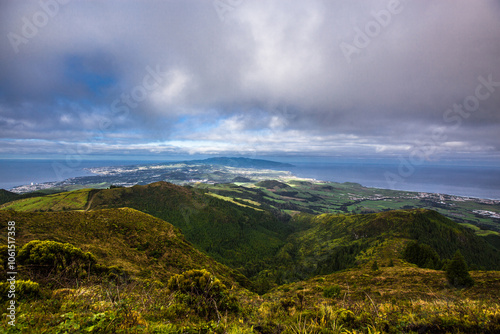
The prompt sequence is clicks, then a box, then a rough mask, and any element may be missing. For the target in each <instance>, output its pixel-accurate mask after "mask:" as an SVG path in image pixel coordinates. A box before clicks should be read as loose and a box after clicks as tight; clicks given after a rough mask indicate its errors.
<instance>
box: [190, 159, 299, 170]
mask: <svg viewBox="0 0 500 334" xmlns="http://www.w3.org/2000/svg"><path fill="white" fill-rule="evenodd" d="M185 163H189V164H203V165H221V166H227V167H240V168H287V167H293V166H294V165H292V164H289V163H283V162H277V161H270V160H261V159H250V158H229V157H218V158H208V159H204V160H190V161H185Z"/></svg>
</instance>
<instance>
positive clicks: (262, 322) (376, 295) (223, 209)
mask: <svg viewBox="0 0 500 334" xmlns="http://www.w3.org/2000/svg"><path fill="white" fill-rule="evenodd" d="M263 185H265V186H266V187H269V188H266V190H265V191H268V192H269V193H273V191H274V192H287V196H296V198H299V197H298V196H299V195H300V194H292V192H293V187H288V186H286V185H285V186H284V185H283V183H279V182H277V183H267V184H263ZM225 187H229V186H228V185H225ZM231 187H234V188H233V190H235V191H237V190H238V188H237V187H236V186H234V185H233V186H231ZM252 191H255V194H257V193H258V192H261V193H264V190H262V188H256V189H252ZM227 195H228V194H227V193H226V195H221V194H213V193H206V192H205V191H203V190H200V189H198V190H193V189H191V188H189V187H179V186H175V185H172V184H168V183H165V182H159V183H154V184H151V185H148V186H135V187H132V188H114V189H107V190H99V191H96V190H95V191H89V190H80V191H74V192H71V193H60V194H57V195H48V196H43V197H35V198H31V199H29V200H27V199H25V200H21V201H15V202H12V203H10V204H9V205H8V206H6V207H5V210H0V222H1V223H0V224H1V225H0V244H1V245H6V237H7V226H6V225H7V224H6V222H8V221H15V222H16V233H17V235H16V245H17V247H18V248H20V247H21V246H22V245H25V244H27V243H28V242H29V241H31V240H53V241H57V242H61V243H70V244H71V245H73V246H75V247H77V248H81V249H82V250H83V251H84V252H91V253H92V254H94V256H95V258H96V260H97V262H98V263H99V264H102V265H104V266H106V267H112V266H118V267H120V268H121V269H122V270H124V271H126V272H127V273H129V275H130V277H131V280H125V281H114V280H110V279H107V278H103V279H96V280H91V279H88V278H86V277H82V278H81V279H80V278H79V280H78V284H76V285H75V284H73V285H71V286H69V285H68V286H67V285H64V282H57V281H56V283H57V284H55V285H54V284H52V285H46V284H45V283H44V281H39V282H38V283H39V285H37V283H36V282H35V283H32V282H25V281H23V280H25V279H27V278H31V277H30V276H29V275H28V273H29V272H31V271H32V270H35V269H36V268H31V267H29V266H25V267H23V266H21V267H19V269H18V272H19V276H18V282H17V284H18V296H19V297H18V300H16V302H17V304H16V305H17V309H16V310H17V325H16V327H15V328H14V327H11V326H8V325H7V322H5V321H4V322H2V323H0V329H1V330H0V331H2V332H7V333H19V332H21V333H22V332H29V333H80V332H91V333H179V334H180V333H232V334H233V333H234V334H236V333H265V334H267V333H293V334H296V333H314V334H319V333H456V332H462V333H471V332H474V333H497V332H499V331H500V305H499V304H498V300H499V298H500V292H499V291H500V272H498V271H473V272H471V274H472V277H473V279H474V280H475V284H474V286H472V287H469V288H466V289H462V290H460V289H456V288H454V287H452V286H450V285H449V284H448V282H447V280H446V277H445V273H444V272H443V271H441V270H431V269H422V268H418V267H417V266H416V265H414V264H410V263H408V262H407V261H406V260H405V259H404V258H403V251H404V249H405V247H406V245H407V244H408V243H409V242H410V241H416V242H419V243H421V244H427V245H429V246H430V247H432V249H434V250H435V251H436V254H438V256H439V257H441V258H442V259H448V258H451V257H452V255H453V253H454V252H455V251H456V250H457V249H458V250H461V252H462V254H463V255H464V256H465V258H466V260H467V262H468V263H469V265H475V266H478V267H484V268H487V269H495V268H497V269H498V266H499V265H500V257H499V256H500V255H499V250H498V249H496V248H495V247H494V246H492V244H495V242H492V244H490V243H487V242H486V241H485V240H484V239H483V238H481V237H478V236H477V235H476V234H475V233H474V231H473V230H472V229H470V228H466V227H464V226H461V225H459V224H457V223H455V222H453V221H451V220H449V219H447V218H446V217H444V216H442V215H441V214H439V213H437V212H435V211H430V210H425V209H415V210H397V211H387V212H379V213H373V214H356V215H355V214H340V215H339V214H321V215H311V214H306V213H296V214H295V215H294V216H293V218H292V219H291V220H290V221H288V220H285V219H282V220H280V219H278V218H277V217H279V215H278V214H277V213H276V212H274V214H271V213H270V211H268V210H269V209H270V206H268V205H267V204H266V203H265V202H258V201H256V200H255V198H254V199H250V198H247V199H245V198H242V197H239V198H237V197H235V196H230V195H229V196H227ZM280 196H285V195H280ZM301 196H302V195H301ZM285 197H286V196H285ZM312 199H313V198H312ZM303 200H304V201H307V199H305V198H303ZM126 206H131V207H134V208H135V209H132V208H126ZM115 207H116V208H115ZM118 207H122V208H118ZM14 208H15V209H17V210H24V212H21V211H14ZM49 209H50V210H54V212H34V211H48V210H49ZM138 210H141V211H144V212H148V213H150V214H147V213H143V212H140V211H138ZM55 211H58V212H55ZM153 215H155V216H157V217H164V218H165V219H168V221H172V222H175V223H176V225H177V226H178V227H179V228H182V229H183V230H185V231H187V232H188V233H190V238H192V240H194V241H195V242H196V243H195V242H193V244H195V246H196V247H199V248H200V249H202V250H205V251H206V252H207V253H208V252H211V253H213V254H215V256H217V257H218V258H221V259H223V260H224V261H225V262H226V263H230V264H232V265H233V266H238V267H239V268H242V270H243V271H244V272H245V273H250V274H251V275H249V276H252V279H253V282H252V284H251V287H252V288H257V289H258V290H259V292H266V291H268V292H267V293H266V294H263V295H261V296H258V295H256V294H253V293H251V292H249V291H248V290H246V289H245V288H244V287H250V283H249V281H248V280H247V279H246V278H245V277H244V276H242V275H241V274H239V272H237V271H235V270H233V269H230V268H229V267H226V266H225V265H223V264H221V263H219V262H216V260H214V259H212V258H210V257H209V256H207V255H206V254H205V253H203V252H202V251H199V250H197V249H195V248H194V247H193V245H192V244H191V243H190V242H188V241H187V240H186V239H185V238H184V236H183V235H182V234H181V232H180V230H179V228H177V227H174V226H173V225H171V224H169V223H167V222H166V221H164V220H162V219H160V218H157V217H154V216H153ZM490 236H491V237H493V239H494V240H496V239H495V238H496V235H490ZM3 247H5V246H3ZM204 247H205V248H204ZM2 249H3V250H5V249H4V248H2ZM0 258H1V257H0ZM193 269H204V270H206V271H192V270H193ZM210 273H211V274H210ZM174 274H180V276H173V275H174ZM212 274H213V276H212ZM169 279H171V280H169ZM219 280H220V281H221V282H222V283H223V285H221V283H220V282H219ZM5 285H6V284H5V283H4V284H3V285H2V284H0V290H1V289H5ZM242 287H243V288H242ZM269 290H270V291H269ZM2 291H3V290H2ZM0 307H1V308H2V309H4V310H6V307H7V302H6V301H0ZM6 315H7V313H6V311H3V315H2V316H3V317H4V319H5V318H6Z"/></svg>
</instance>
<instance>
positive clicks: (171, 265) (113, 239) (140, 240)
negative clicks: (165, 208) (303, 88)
mask: <svg viewBox="0 0 500 334" xmlns="http://www.w3.org/2000/svg"><path fill="white" fill-rule="evenodd" d="M0 221H1V222H2V225H1V229H0V242H1V244H2V245H6V244H7V240H6V236H7V224H6V222H8V221H15V222H16V231H17V234H16V245H17V247H18V248H19V247H20V246H22V245H24V244H26V243H27V242H29V241H31V240H53V241H58V242H62V243H71V244H72V245H74V246H76V247H79V248H81V249H82V250H84V251H90V252H91V253H92V254H94V255H95V256H96V258H97V260H98V262H99V263H102V264H104V265H106V266H118V267H120V268H121V269H123V270H125V271H127V272H128V273H129V274H130V275H132V277H136V278H143V279H153V280H155V279H156V280H161V281H165V280H166V279H167V278H168V277H170V276H171V275H172V274H177V273H180V272H182V271H185V270H188V269H202V268H206V269H209V270H210V271H211V272H213V273H214V274H216V275H217V276H219V277H221V278H222V279H224V281H228V282H235V280H238V281H240V282H242V283H245V282H246V279H245V278H244V277H243V276H241V274H238V273H237V272H235V271H233V270H232V269H229V268H228V267H226V266H224V265H222V264H219V263H217V262H216V261H214V260H213V259H211V258H209V257H208V256H206V255H205V254H203V253H201V252H199V251H198V250H196V249H195V248H193V246H192V245H190V244H189V243H188V242H187V241H186V240H185V239H184V237H183V236H182V234H181V233H180V231H179V230H178V229H176V228H175V227H173V226H172V225H171V224H169V223H166V222H165V221H163V220H161V219H158V218H155V217H152V216H150V215H147V214H145V213H142V212H139V211H136V210H133V209H129V208H122V209H108V210H98V211H91V212H54V213H52V212H46V213H45V212H44V213H38V212H37V213H32V212H15V211H0Z"/></svg>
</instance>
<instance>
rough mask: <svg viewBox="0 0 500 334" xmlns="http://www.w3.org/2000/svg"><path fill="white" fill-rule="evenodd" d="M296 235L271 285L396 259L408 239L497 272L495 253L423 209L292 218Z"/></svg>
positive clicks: (445, 256)
mask: <svg viewBox="0 0 500 334" xmlns="http://www.w3.org/2000/svg"><path fill="white" fill-rule="evenodd" d="M293 223H294V224H295V225H296V226H301V229H302V231H300V232H297V233H294V234H292V235H290V236H289V238H288V239H287V243H286V245H285V246H283V248H282V249H281V250H280V252H279V253H278V255H277V258H278V259H279V261H277V262H278V263H280V265H279V266H278V267H277V268H274V270H272V272H271V273H269V272H267V273H266V275H267V276H271V277H274V279H275V284H276V285H280V284H282V283H284V282H292V281H297V280H300V279H306V278H309V277H312V276H315V275H324V274H330V273H332V272H335V271H339V270H344V269H348V268H353V267H359V266H360V265H363V264H365V263H368V262H370V261H374V260H378V261H383V262H388V261H389V260H390V259H396V258H401V257H402V255H403V250H404V247H405V244H406V243H407V242H408V241H409V240H413V241H416V242H418V243H422V244H427V245H429V246H430V247H431V248H433V249H434V250H435V251H436V252H437V254H438V256H439V257H440V258H441V259H442V260H446V259H450V258H451V257H452V256H453V254H454V253H455V251H456V250H460V251H461V252H462V254H464V257H465V258H466V260H467V262H468V263H469V264H470V265H471V266H472V267H473V268H476V269H479V268H481V269H488V270H500V251H499V250H498V249H496V248H495V247H493V246H492V245H491V244H490V243H488V242H487V241H485V240H484V239H483V238H481V237H478V236H477V235H475V234H474V232H473V231H472V230H470V229H468V228H465V227H462V226H460V225H459V224H457V223H455V222H453V221H452V220H450V219H448V218H446V217H444V216H442V215H441V214H439V213H437V212H435V211H431V210H425V209H415V210H397V211H387V212H381V213H376V214H362V215H333V214H322V215H317V216H312V215H306V214H302V215H296V216H294V218H293Z"/></svg>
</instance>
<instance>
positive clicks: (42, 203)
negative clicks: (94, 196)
mask: <svg viewBox="0 0 500 334" xmlns="http://www.w3.org/2000/svg"><path fill="white" fill-rule="evenodd" d="M90 192H91V189H80V190H75V191H70V192H63V193H57V194H51V195H45V196H39V197H32V198H26V199H19V200H16V201H14V202H10V203H6V204H4V205H2V206H1V207H0V208H1V209H2V210H15V211H69V210H84V209H85V207H86V205H87V200H88V198H89V194H90Z"/></svg>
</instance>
